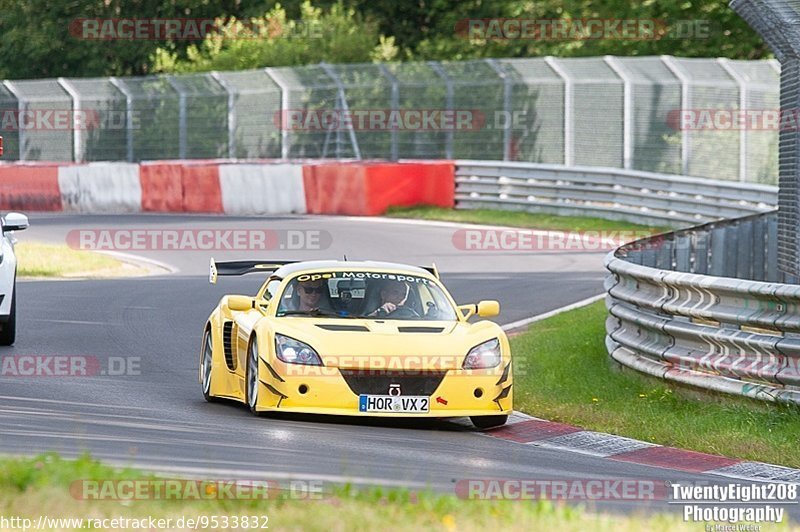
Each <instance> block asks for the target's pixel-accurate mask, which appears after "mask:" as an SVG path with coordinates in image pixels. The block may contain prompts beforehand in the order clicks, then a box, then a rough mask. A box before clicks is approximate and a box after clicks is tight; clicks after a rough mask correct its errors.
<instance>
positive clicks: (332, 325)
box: [317, 323, 369, 332]
mask: <svg viewBox="0 0 800 532" xmlns="http://www.w3.org/2000/svg"><path fill="white" fill-rule="evenodd" d="M317 327H319V328H320V329H325V330H326V331H339V332H341V331H351V332H369V329H367V328H366V327H364V326H363V325H340V324H336V323H329V324H319V323H318V324H317Z"/></svg>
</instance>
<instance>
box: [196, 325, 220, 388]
mask: <svg viewBox="0 0 800 532" xmlns="http://www.w3.org/2000/svg"><path fill="white" fill-rule="evenodd" d="M212 347H213V346H212V345H211V331H210V330H206V332H205V334H204V335H203V354H202V355H201V357H200V371H201V376H202V381H201V386H202V387H203V398H204V399H205V400H206V401H208V402H209V403H215V402H217V401H219V399H218V398H216V397H214V396H213V395H211V377H212V371H211V368H212V361H213V353H214V351H213V349H212Z"/></svg>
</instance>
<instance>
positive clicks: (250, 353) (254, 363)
mask: <svg viewBox="0 0 800 532" xmlns="http://www.w3.org/2000/svg"><path fill="white" fill-rule="evenodd" d="M245 381H246V382H247V406H248V407H250V412H252V413H253V414H255V415H257V416H258V415H261V414H260V412H258V410H256V407H257V405H258V384H259V383H258V342H257V341H256V339H255V338H253V339H252V340H251V341H250V345H249V346H248V348H247V378H246V379H245Z"/></svg>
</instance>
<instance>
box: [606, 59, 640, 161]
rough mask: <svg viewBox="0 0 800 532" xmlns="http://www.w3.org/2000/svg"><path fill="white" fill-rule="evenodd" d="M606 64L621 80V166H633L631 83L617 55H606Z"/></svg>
mask: <svg viewBox="0 0 800 532" xmlns="http://www.w3.org/2000/svg"><path fill="white" fill-rule="evenodd" d="M603 59H605V62H606V64H607V65H608V66H609V67H611V70H613V71H614V73H615V74H616V75H617V76H619V78H620V79H621V80H622V167H623V168H631V166H633V83H632V82H631V78H630V76H628V75H627V73H626V72H625V67H623V66H622V62H621V61H620V60H619V58H618V57H614V56H613V55H607V56H605V57H604V58H603Z"/></svg>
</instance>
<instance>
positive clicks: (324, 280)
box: [277, 272, 456, 321]
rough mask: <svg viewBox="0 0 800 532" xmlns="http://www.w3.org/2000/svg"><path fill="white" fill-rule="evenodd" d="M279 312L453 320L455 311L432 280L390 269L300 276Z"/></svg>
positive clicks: (290, 286)
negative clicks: (394, 271)
mask: <svg viewBox="0 0 800 532" xmlns="http://www.w3.org/2000/svg"><path fill="white" fill-rule="evenodd" d="M277 315H278V316H314V317H320V316H321V317H331V318H367V319H392V320H395V319H396V320H427V321H433V320H443V321H454V320H455V319H456V313H455V309H454V308H453V306H452V304H451V303H450V301H449V300H448V299H447V297H446V296H445V295H444V291H443V290H442V289H441V288H440V287H439V286H438V285H437V284H436V283H435V282H433V281H431V280H430V279H427V278H425V277H418V276H416V275H408V274H398V273H391V272H385V273H384V272H380V273H378V272H323V273H314V274H302V275H298V276H297V277H295V278H294V279H292V280H291V281H289V283H288V284H287V286H286V289H285V290H284V291H283V294H282V295H281V298H280V305H279V306H278V314H277Z"/></svg>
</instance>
